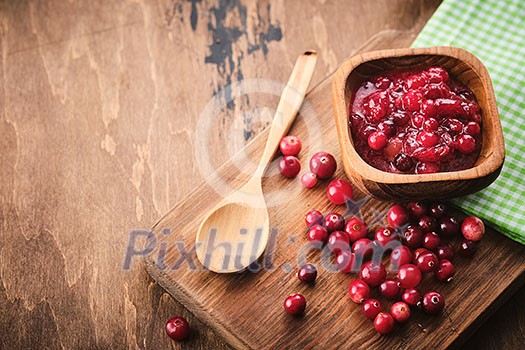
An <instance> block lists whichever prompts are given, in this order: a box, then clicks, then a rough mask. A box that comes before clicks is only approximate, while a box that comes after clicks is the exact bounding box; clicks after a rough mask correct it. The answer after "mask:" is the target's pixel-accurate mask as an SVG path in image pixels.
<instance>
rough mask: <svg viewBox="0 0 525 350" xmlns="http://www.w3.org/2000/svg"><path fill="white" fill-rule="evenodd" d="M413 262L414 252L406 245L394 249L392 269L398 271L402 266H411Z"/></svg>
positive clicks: (391, 262)
mask: <svg viewBox="0 0 525 350" xmlns="http://www.w3.org/2000/svg"><path fill="white" fill-rule="evenodd" d="M411 261H412V251H411V250H410V248H408V247H407V246H404V245H400V246H397V247H395V248H394V249H392V252H391V253H390V269H391V270H392V271H398V270H399V267H400V266H403V265H405V264H409V263H410V262H411Z"/></svg>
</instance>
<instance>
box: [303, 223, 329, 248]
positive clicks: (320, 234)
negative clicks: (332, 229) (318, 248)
mask: <svg viewBox="0 0 525 350" xmlns="http://www.w3.org/2000/svg"><path fill="white" fill-rule="evenodd" d="M307 238H308V240H309V241H314V242H321V243H323V244H324V243H326V241H327V240H328V231H327V230H326V228H325V227H323V226H321V225H317V224H316V225H312V226H311V227H310V229H309V230H308V235H307Z"/></svg>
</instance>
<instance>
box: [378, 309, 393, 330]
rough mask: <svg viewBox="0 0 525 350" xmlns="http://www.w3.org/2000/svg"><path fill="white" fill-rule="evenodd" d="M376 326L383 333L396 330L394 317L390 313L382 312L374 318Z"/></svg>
mask: <svg viewBox="0 0 525 350" xmlns="http://www.w3.org/2000/svg"><path fill="white" fill-rule="evenodd" d="M374 328H375V329H376V331H378V332H379V333H381V334H388V333H390V332H392V331H393V330H394V318H393V317H392V315H390V314H388V313H385V312H380V313H379V314H377V316H376V318H375V319H374Z"/></svg>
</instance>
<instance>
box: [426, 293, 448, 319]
mask: <svg viewBox="0 0 525 350" xmlns="http://www.w3.org/2000/svg"><path fill="white" fill-rule="evenodd" d="M421 307H422V308H423V311H425V312H426V313H427V314H430V315H435V314H438V313H440V312H441V310H443V308H444V307H445V298H443V296H442V295H441V294H440V293H438V292H427V293H425V295H423V299H422V301H421Z"/></svg>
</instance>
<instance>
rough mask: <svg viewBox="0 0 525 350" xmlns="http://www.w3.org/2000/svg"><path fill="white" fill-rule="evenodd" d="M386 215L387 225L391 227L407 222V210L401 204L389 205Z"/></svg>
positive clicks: (397, 226) (408, 215)
mask: <svg viewBox="0 0 525 350" xmlns="http://www.w3.org/2000/svg"><path fill="white" fill-rule="evenodd" d="M386 215H387V221H388V225H390V226H392V227H393V228H399V227H401V226H403V225H405V224H407V223H408V220H409V219H410V214H409V212H408V210H407V209H406V208H405V207H404V206H402V205H401V204H394V205H393V206H392V207H390V209H389V210H388V213H387V214H386Z"/></svg>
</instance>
